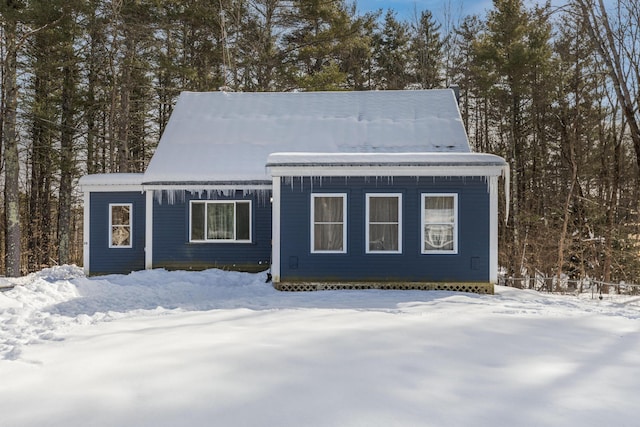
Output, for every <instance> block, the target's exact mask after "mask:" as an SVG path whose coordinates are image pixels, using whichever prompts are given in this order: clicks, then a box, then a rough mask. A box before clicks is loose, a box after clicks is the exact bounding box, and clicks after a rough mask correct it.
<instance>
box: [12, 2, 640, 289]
mask: <svg viewBox="0 0 640 427" xmlns="http://www.w3.org/2000/svg"><path fill="white" fill-rule="evenodd" d="M440 12H441V13H439V14H438V18H437V19H436V17H435V15H434V14H433V13H432V11H429V10H418V9H417V8H416V10H415V11H414V13H413V14H411V16H408V17H407V16H404V15H403V17H402V18H399V17H398V15H397V14H396V13H395V12H394V11H393V10H388V11H384V12H383V11H377V12H365V13H360V12H358V8H357V5H356V4H355V3H351V2H349V1H345V0H304V1H303V0H170V1H169V0H1V2H0V24H1V27H0V59H1V61H2V62H1V64H0V73H1V85H2V86H1V98H0V108H1V111H2V115H1V118H0V135H2V145H1V148H0V150H1V151H0V157H1V159H2V163H1V171H0V172H1V178H0V180H1V181H0V182H1V183H2V184H1V185H2V188H3V190H4V191H3V193H2V195H1V197H2V203H1V204H0V206H1V212H0V215H1V216H2V221H1V229H0V238H1V240H2V245H0V246H1V248H0V252H1V254H0V255H1V256H0V273H4V274H6V275H7V276H17V275H21V274H25V273H27V272H30V271H34V270H39V269H41V268H43V267H45V266H50V265H54V264H65V263H76V264H81V262H82V205H81V194H80V193H79V189H78V186H77V182H78V178H79V177H80V176H82V175H84V174H87V173H110V172H142V171H144V170H145V167H146V165H147V163H148V161H149V159H150V158H151V155H152V154H153V151H154V148H155V147H156V145H157V143H158V140H159V138H160V135H161V134H162V131H163V129H164V127H165V125H166V123H167V120H168V119H169V116H170V114H171V110H172V107H173V105H174V103H175V101H176V99H177V97H178V95H179V93H180V91H183V90H191V91H212V90H230V91H245V92H251V91H294V90H298V91H309V90H391V89H402V90H411V89H430V88H443V87H448V86H450V85H454V84H455V85H458V86H459V87H460V95H461V96H460V109H461V112H462V114H463V119H464V124H465V126H466V129H467V132H468V134H469V137H470V141H471V144H472V145H473V148H474V149H475V150H477V151H480V152H488V153H494V154H498V155H500V156H503V157H504V158H505V159H507V161H508V162H509V164H510V166H511V179H512V190H511V198H510V200H509V202H508V203H509V204H510V206H509V208H510V209H509V210H510V212H511V213H510V215H509V219H508V221H506V222H505V221H502V222H501V225H500V257H499V259H500V265H501V266H502V267H504V271H505V274H507V275H512V276H522V275H531V274H540V275H544V276H554V275H563V276H566V277H571V278H585V277H589V278H593V279H597V280H603V281H606V282H610V281H626V282H636V283H637V282H638V281H640V276H639V274H640V259H639V256H638V255H639V253H640V246H639V243H640V242H639V241H638V238H639V235H640V231H639V230H638V228H639V225H640V220H639V218H638V200H639V199H640V167H639V166H640V131H639V125H638V122H639V120H640V113H639V104H640V88H639V82H640V64H639V61H640V28H639V24H638V23H639V22H640V16H639V13H640V0H620V1H617V2H604V1H603V0H570V1H568V2H566V4H563V5H561V6H558V5H553V6H552V5H551V4H550V3H547V4H540V5H531V4H529V3H527V4H525V3H523V1H522V0H494V1H493V6H492V8H491V9H489V10H488V11H487V12H486V14H484V16H477V15H471V16H464V15H463V14H462V13H461V11H460V9H459V8H457V7H456V6H454V5H452V3H451V2H448V3H447V2H444V3H443V7H442V10H441V11H440ZM501 200H502V201H501V203H502V204H501V206H500V210H501V212H502V218H504V217H505V216H504V213H505V210H506V209H505V208H506V206H505V205H504V201H503V200H504V199H503V198H502V199H501Z"/></svg>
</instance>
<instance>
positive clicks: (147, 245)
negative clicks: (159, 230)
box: [144, 190, 153, 270]
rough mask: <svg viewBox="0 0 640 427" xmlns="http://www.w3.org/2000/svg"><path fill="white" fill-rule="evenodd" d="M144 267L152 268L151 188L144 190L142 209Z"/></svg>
mask: <svg viewBox="0 0 640 427" xmlns="http://www.w3.org/2000/svg"><path fill="white" fill-rule="evenodd" d="M144 215H145V218H144V268H145V269H146V270H151V269H152V268H153V190H147V191H146V192H145V209H144Z"/></svg>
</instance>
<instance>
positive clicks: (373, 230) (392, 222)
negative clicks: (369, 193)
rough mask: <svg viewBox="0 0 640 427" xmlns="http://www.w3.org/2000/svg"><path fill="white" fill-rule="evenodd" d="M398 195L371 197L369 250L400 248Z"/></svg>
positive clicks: (393, 249)
mask: <svg viewBox="0 0 640 427" xmlns="http://www.w3.org/2000/svg"><path fill="white" fill-rule="evenodd" d="M398 231H399V218H398V197H369V250H370V251H397V250H398V248H399V244H398V242H399V239H398V237H399V235H398Z"/></svg>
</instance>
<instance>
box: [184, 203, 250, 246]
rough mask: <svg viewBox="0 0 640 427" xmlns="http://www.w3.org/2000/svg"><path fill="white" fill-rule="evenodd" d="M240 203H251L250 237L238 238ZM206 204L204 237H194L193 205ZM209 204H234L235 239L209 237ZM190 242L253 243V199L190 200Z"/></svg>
mask: <svg viewBox="0 0 640 427" xmlns="http://www.w3.org/2000/svg"><path fill="white" fill-rule="evenodd" d="M238 203H248V204H249V239H248V240H247V239H241V240H240V239H237V238H236V231H237V226H238V224H237V222H236V221H237V215H236V207H237V204H238ZM195 204H204V239H193V238H192V234H191V228H192V226H193V205H195ZM209 204H233V234H234V238H233V239H208V238H207V235H208V234H209V233H208V229H207V227H208V221H207V210H208V209H209V208H208V205H209ZM189 243H253V204H252V202H251V200H190V201H189Z"/></svg>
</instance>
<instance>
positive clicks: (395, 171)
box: [267, 153, 508, 176]
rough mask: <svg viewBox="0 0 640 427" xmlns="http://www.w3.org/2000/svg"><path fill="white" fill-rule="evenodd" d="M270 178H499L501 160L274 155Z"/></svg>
mask: <svg viewBox="0 0 640 427" xmlns="http://www.w3.org/2000/svg"><path fill="white" fill-rule="evenodd" d="M267 168H268V169H269V171H270V173H271V175H272V176H499V175H502V174H504V173H505V168H508V165H507V162H505V160H504V159H503V158H502V157H499V156H495V155H492V154H483V153H340V154H337V153H336V154H333V153H329V154H327V153H274V154H271V155H270V156H269V157H268V159H267Z"/></svg>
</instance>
